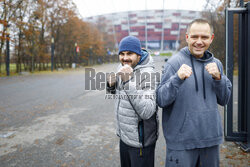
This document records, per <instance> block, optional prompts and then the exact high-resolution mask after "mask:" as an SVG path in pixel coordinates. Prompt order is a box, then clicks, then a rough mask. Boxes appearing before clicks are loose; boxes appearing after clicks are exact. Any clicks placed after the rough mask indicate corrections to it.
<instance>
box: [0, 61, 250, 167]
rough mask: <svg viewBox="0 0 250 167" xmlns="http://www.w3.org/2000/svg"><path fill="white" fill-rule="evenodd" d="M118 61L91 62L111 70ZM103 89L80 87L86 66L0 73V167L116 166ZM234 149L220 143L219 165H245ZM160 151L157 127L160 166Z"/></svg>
mask: <svg viewBox="0 0 250 167" xmlns="http://www.w3.org/2000/svg"><path fill="white" fill-rule="evenodd" d="M155 64H156V67H157V70H158V71H159V72H161V69H162V65H163V64H164V57H155ZM117 65H118V63H115V64H104V65H98V66H94V67H92V68H94V69H95V70H96V72H111V71H116V67H117ZM105 93H106V92H105V90H104V91H98V90H96V91H89V90H85V68H81V69H78V70H74V71H60V72H54V73H42V74H33V75H25V76H14V77H4V78H0V167H9V166H15V167H16V166H17V167H19V166H20V167H31V166H36V167H46V166H48V167H54V166H64V167H66V166H84V167H88V166H90V167H113V166H114V167H117V166H119V144H118V142H119V139H118V137H117V136H116V135H115V122H114V121H115V117H114V110H113V106H114V102H113V100H109V99H105ZM159 113H160V115H161V110H160V112H159ZM160 118H161V116H160ZM160 127H161V126H160ZM233 149H235V152H237V151H238V152H240V149H238V147H237V146H235V145H234V144H232V143H226V144H224V145H222V148H221V150H222V158H221V159H222V162H221V165H222V166H223V165H225V166H227V164H229V165H230V163H231V164H234V163H236V164H238V163H241V164H242V165H243V166H245V165H246V166H247V163H249V161H248V160H247V159H249V158H250V157H249V154H242V156H241V157H243V158H241V157H240V158H241V159H240V160H239V162H238V161H235V160H233V161H231V158H230V157H228V156H229V155H230V156H231V155H232V154H233V155H234V154H235V152H233V153H232V152H230V151H231V150H233ZM165 151H166V149H165V141H164V139H163V136H162V130H161V129H160V136H159V140H158V142H157V146H156V156H155V166H156V167H158V166H164V161H165ZM227 152H228V153H227ZM240 153H241V152H240ZM237 155H238V154H237Z"/></svg>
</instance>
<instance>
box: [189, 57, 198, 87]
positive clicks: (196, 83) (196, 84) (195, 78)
mask: <svg viewBox="0 0 250 167" xmlns="http://www.w3.org/2000/svg"><path fill="white" fill-rule="evenodd" d="M190 60H191V64H192V69H193V71H194V80H195V89H196V92H198V91H199V88H198V81H197V77H196V72H195V68H194V62H193V56H192V55H190Z"/></svg>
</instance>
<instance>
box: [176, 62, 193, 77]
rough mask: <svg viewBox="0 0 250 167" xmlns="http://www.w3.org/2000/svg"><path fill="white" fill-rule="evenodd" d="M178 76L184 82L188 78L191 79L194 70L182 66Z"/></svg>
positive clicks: (184, 65)
mask: <svg viewBox="0 0 250 167" xmlns="http://www.w3.org/2000/svg"><path fill="white" fill-rule="evenodd" d="M177 74H178V76H179V78H180V79H181V80H184V79H186V78H189V77H190V76H191V74H192V68H191V67H189V66H188V65H186V64H182V65H181V67H180V68H179V70H178V71H177Z"/></svg>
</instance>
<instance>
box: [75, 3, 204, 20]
mask: <svg viewBox="0 0 250 167" xmlns="http://www.w3.org/2000/svg"><path fill="white" fill-rule="evenodd" d="M73 1H74V2H75V4H76V5H77V8H78V10H79V12H80V14H81V16H82V17H89V16H95V15H101V14H106V13H114V12H122V11H133V10H145V9H162V8H163V0H73ZM205 4H206V0H165V5H164V8H165V9H186V10H198V11H201V10H202V9H203V8H204V6H205Z"/></svg>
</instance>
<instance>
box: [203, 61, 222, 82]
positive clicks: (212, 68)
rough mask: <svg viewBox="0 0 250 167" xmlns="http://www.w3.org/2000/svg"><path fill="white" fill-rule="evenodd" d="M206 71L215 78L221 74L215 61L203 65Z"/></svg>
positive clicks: (219, 77)
mask: <svg viewBox="0 0 250 167" xmlns="http://www.w3.org/2000/svg"><path fill="white" fill-rule="evenodd" d="M205 69H206V70H207V72H208V73H209V74H210V75H212V77H213V78H214V79H215V80H220V79H221V74H220V71H219V68H218V66H217V64H216V63H208V64H207V65H206V67H205Z"/></svg>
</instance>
